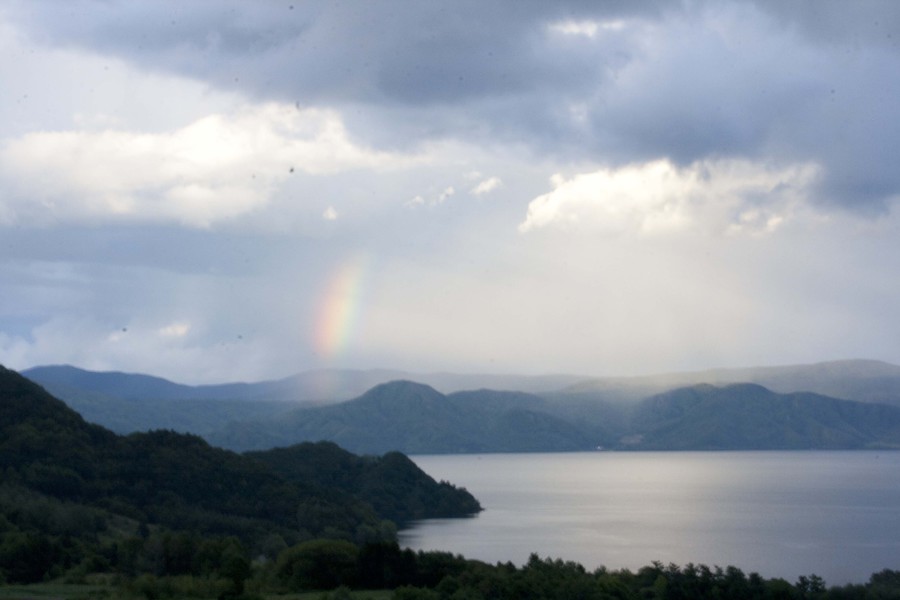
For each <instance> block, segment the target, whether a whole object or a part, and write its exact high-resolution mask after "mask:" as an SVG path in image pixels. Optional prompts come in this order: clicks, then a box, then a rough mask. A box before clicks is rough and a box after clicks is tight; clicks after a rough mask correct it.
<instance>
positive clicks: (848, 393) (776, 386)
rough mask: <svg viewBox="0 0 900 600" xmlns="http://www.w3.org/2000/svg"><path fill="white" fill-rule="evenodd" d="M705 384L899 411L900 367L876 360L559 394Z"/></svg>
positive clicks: (601, 394) (588, 386) (635, 392)
mask: <svg viewBox="0 0 900 600" xmlns="http://www.w3.org/2000/svg"><path fill="white" fill-rule="evenodd" d="M701 383H707V384H712V385H728V384H732V383H755V384H758V385H761V386H764V387H767V388H769V389H770V390H772V391H775V392H780V393H785V394H786V393H792V392H813V393H816V394H822V395H824V396H831V397H834V398H841V399H844V400H856V401H858V402H877V403H880V404H893V405H896V406H900V366H897V365H892V364H890V363H886V362H881V361H875V360H840V361H831V362H821V363H814V364H808V365H789V366H778V367H751V368H741V369H710V370H707V371H691V372H684V373H668V374H661V375H648V376H639V377H606V378H592V379H586V380H584V381H581V382H579V383H577V384H574V385H572V386H569V387H568V388H566V389H564V390H560V391H559V393H558V394H557V395H558V396H568V397H572V396H581V397H584V398H591V397H593V398H598V399H602V400H605V401H630V400H638V399H642V398H645V397H647V396H650V395H652V394H658V393H661V392H664V391H666V390H670V389H674V388H678V387H684V386H691V385H696V384H701Z"/></svg>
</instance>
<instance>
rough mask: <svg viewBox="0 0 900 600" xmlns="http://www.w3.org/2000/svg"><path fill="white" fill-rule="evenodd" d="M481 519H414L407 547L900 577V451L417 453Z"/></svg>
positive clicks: (834, 579)
mask: <svg viewBox="0 0 900 600" xmlns="http://www.w3.org/2000/svg"><path fill="white" fill-rule="evenodd" d="M412 458H413V460H414V461H415V462H416V464H418V465H419V466H420V467H421V468H422V469H424V470H425V471H426V472H427V473H428V474H429V475H431V476H432V477H434V478H435V479H438V480H441V479H443V480H447V481H450V482H452V483H453V484H455V485H458V486H464V487H465V488H467V489H468V490H469V491H470V492H472V493H473V494H474V495H475V497H476V498H478V499H479V501H481V504H482V506H483V507H484V509H485V510H484V512H482V513H481V514H479V515H478V516H477V517H474V518H471V519H432V520H426V521H420V522H418V523H416V524H415V526H414V527H412V528H411V529H407V530H403V531H401V532H400V543H401V545H404V546H407V547H410V548H413V549H415V550H447V551H450V552H453V553H459V554H463V555H464V556H466V557H467V558H475V559H479V560H484V561H487V562H491V563H494V562H506V561H512V562H513V563H516V564H519V565H521V564H523V563H524V562H525V561H527V560H528V556H529V555H530V554H531V553H532V552H535V553H537V554H538V555H540V556H541V557H548V556H549V557H552V558H562V559H565V560H574V561H577V562H579V563H582V564H583V565H584V566H585V567H587V568H588V569H591V570H592V569H594V568H597V567H599V566H601V565H603V566H606V567H607V568H609V569H620V568H628V569H631V570H636V569H638V568H640V567H642V566H645V565H649V564H650V563H651V562H652V561H654V560H659V561H661V562H663V563H664V564H668V563H670V562H671V563H675V564H678V565H685V564H687V563H689V562H691V563H695V564H706V565H709V566H713V565H719V566H722V567H725V566H727V565H734V566H736V567H738V568H740V569H742V570H743V571H744V572H745V573H750V572H753V571H755V572H757V573H759V574H760V575H762V576H764V577H767V578H771V577H783V578H785V579H787V580H789V581H791V582H795V581H796V580H797V577H799V576H800V575H810V574H813V573H815V574H817V575H819V576H821V577H823V578H824V579H825V581H826V582H827V583H828V584H829V585H840V584H845V583H849V582H853V583H862V582H865V581H867V580H868V578H869V575H871V574H872V573H873V572H876V571H880V570H881V569H884V568H891V569H895V570H900V452H874V451H866V452H864V451H858V452H820V451H816V452H635V453H617V452H592V453H566V454H485V455H445V456H414V457H412Z"/></svg>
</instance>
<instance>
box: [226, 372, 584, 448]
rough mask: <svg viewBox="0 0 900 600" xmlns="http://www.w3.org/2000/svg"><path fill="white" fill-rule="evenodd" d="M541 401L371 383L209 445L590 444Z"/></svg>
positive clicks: (235, 429)
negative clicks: (349, 395) (342, 398)
mask: <svg viewBox="0 0 900 600" xmlns="http://www.w3.org/2000/svg"><path fill="white" fill-rule="evenodd" d="M545 406H546V402H545V401H544V400H543V399H541V398H539V397H537V396H534V395H530V394H524V393H521V392H498V391H492V390H480V391H474V392H458V393H455V394H449V395H444V394H442V393H440V392H438V391H437V390H435V389H434V388H432V387H430V386H427V385H424V384H420V383H415V382H411V381H394V382H389V383H385V384H381V385H377V386H375V387H374V388H372V389H371V390H369V391H367V392H366V393H365V394H363V395H362V396H360V397H359V398H356V399H354V400H349V401H347V402H343V403H340V404H335V405H329V406H321V407H310V408H299V409H296V410H294V411H292V412H290V413H286V414H283V415H280V416H279V417H278V418H277V419H270V420H268V421H264V422H256V423H232V424H230V425H229V426H228V427H227V428H226V429H225V430H223V431H221V432H217V433H215V434H212V435H210V436H209V440H210V441H211V442H212V443H214V444H218V445H221V446H223V447H227V448H234V449H239V450H255V449H263V448H270V447H272V446H279V445H287V444H290V443H293V442H292V440H315V439H325V440H329V441H333V442H335V443H337V444H339V445H340V446H341V447H343V448H347V449H348V450H351V451H354V449H355V450H356V451H358V452H363V453H367V454H369V453H372V454H380V453H382V452H384V451H387V450H388V449H394V450H400V451H401V452H406V453H413V454H415V453H418V454H425V453H472V452H529V451H531V452H534V451H571V450H583V449H585V448H587V447H590V444H591V442H590V440H589V438H588V437H586V436H585V434H584V432H582V431H581V430H580V429H579V428H578V427H576V426H573V425H571V424H569V423H567V422H565V421H563V420H561V419H559V418H557V417H555V416H553V415H550V414H548V413H546V412H542V411H541V410H540V409H542V408H545Z"/></svg>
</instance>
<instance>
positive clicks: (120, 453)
mask: <svg viewBox="0 0 900 600" xmlns="http://www.w3.org/2000/svg"><path fill="white" fill-rule="evenodd" d="M326 454H327V455H328V456H329V460H327V461H321V462H320V460H319V459H320V458H321V457H322V456H324V455H326ZM287 464H294V465H300V464H305V465H306V466H305V469H306V470H305V471H304V472H302V473H301V472H291V470H290V469H289V468H287V467H286V466H285V465H287ZM344 470H346V471H347V473H345V472H344ZM0 472H2V473H3V486H4V490H3V492H4V497H7V498H15V497H22V498H28V497H30V496H29V494H32V495H33V494H39V495H42V496H44V497H47V498H55V499H57V500H58V501H62V502H66V503H77V504H78V505H81V506H84V507H90V508H91V510H94V511H101V513H97V514H101V515H106V516H105V517H101V518H105V519H106V520H107V521H109V522H112V520H113V517H114V516H115V515H118V516H119V517H122V518H125V519H127V520H130V521H132V522H134V523H144V524H148V525H151V526H156V527H165V528H170V529H173V530H189V531H191V532H194V533H200V534H204V535H207V534H221V535H236V536H238V537H239V538H240V539H242V540H244V541H245V542H246V543H249V544H251V545H252V544H255V543H257V542H258V541H259V540H261V539H262V538H264V537H266V536H271V535H272V534H278V535H281V536H282V537H283V538H284V540H285V541H287V542H291V541H292V540H293V541H298V540H301V539H304V538H308V537H310V536H321V535H327V536H329V537H344V538H347V539H354V538H355V537H358V536H360V535H363V536H365V537H371V536H372V535H373V532H374V533H377V532H379V531H382V532H383V531H385V530H384V528H383V526H382V523H381V521H382V520H383V519H388V518H390V519H393V520H396V521H404V520H409V519H413V518H421V517H430V516H463V515H467V514H472V513H474V512H477V511H478V510H480V507H479V506H478V503H477V501H476V500H475V499H474V498H472V496H471V495H470V494H468V492H466V491H465V490H460V489H456V488H454V487H453V486H451V485H449V484H446V483H440V484H439V483H437V482H435V481H434V480H433V479H431V478H430V477H428V476H427V475H426V474H425V473H423V472H422V471H421V470H419V469H418V468H417V467H415V465H413V464H412V463H411V462H409V461H408V460H407V459H405V457H401V456H394V455H391V456H387V457H383V458H376V457H371V458H366V459H360V458H358V457H354V456H352V455H350V454H349V453H348V452H346V451H344V450H341V449H340V448H337V447H334V446H328V447H322V446H315V445H310V446H304V447H298V448H290V449H284V450H279V451H278V452H277V453H273V454H272V455H271V456H269V455H267V454H266V453H260V454H257V455H254V456H243V455H240V454H235V453H233V452H230V451H227V450H222V449H219V448H214V447H212V446H210V445H209V444H208V443H206V442H205V441H204V440H202V439H201V438H199V437H196V436H192V435H184V434H178V433H174V432H171V431H154V432H149V433H141V434H132V435H129V436H125V437H123V436H118V435H116V434H114V433H112V432H110V431H108V430H106V429H104V428H102V427H99V426H97V425H92V424H90V423H87V422H86V421H84V419H82V418H81V417H80V416H79V415H78V414H77V413H75V412H74V411H72V410H71V409H69V408H68V407H67V406H65V404H63V403H62V402H61V401H59V400H57V399H56V398H54V397H52V396H51V395H49V394H48V393H47V392H46V391H45V390H43V389H42V388H41V387H39V386H38V385H36V384H34V383H32V382H30V381H28V380H27V379H25V378H23V377H21V376H20V375H18V374H17V373H14V372H12V371H9V370H6V369H3V368H2V367H0ZM347 481H349V482H351V484H350V485H348V484H347V483H346V482H347ZM352 482H356V483H359V484H363V483H365V482H369V483H367V484H366V485H361V487H360V488H359V489H357V487H356V484H355V483H352ZM374 482H378V484H377V485H376V483H374ZM15 490H19V491H15ZM360 490H361V491H360ZM411 491H415V494H414V496H413V498H415V499H417V502H413V503H411V504H409V505H405V504H403V503H394V504H390V503H389V502H388V501H387V500H386V499H387V498H391V497H393V496H396V497H398V498H403V497H405V496H406V495H407V494H410V492H411ZM17 514H24V513H20V512H17V511H15V510H10V511H9V514H6V515H5V519H4V520H3V522H0V528H2V527H7V528H9V529H11V530H12V531H14V532H15V531H19V530H20V529H21V528H22V527H25V525H24V524H23V523H18V522H16V515H17ZM28 527H32V526H30V525H29V526H28ZM37 533H38V534H41V535H42V534H43V533H46V532H43V533H42V532H41V531H38V532H37Z"/></svg>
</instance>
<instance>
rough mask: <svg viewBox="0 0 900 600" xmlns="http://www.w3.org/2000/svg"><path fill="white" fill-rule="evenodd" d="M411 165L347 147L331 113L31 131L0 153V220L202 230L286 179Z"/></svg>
mask: <svg viewBox="0 0 900 600" xmlns="http://www.w3.org/2000/svg"><path fill="white" fill-rule="evenodd" d="M414 161H415V159H414V158H410V157H406V156H401V155H397V154H391V153H387V152H379V151H374V150H370V149H367V148H364V147H361V146H358V145H356V144H355V143H354V142H353V141H352V140H351V139H350V138H349V136H348V134H347V132H346V130H345V128H344V125H343V123H342V121H341V119H340V116H339V115H338V114H337V113H336V112H334V111H330V110H320V109H304V110H300V109H297V108H295V107H294V106H288V105H283V104H274V103H272V104H266V105H262V106H254V107H249V108H246V109H245V110H243V111H242V112H239V113H238V114H231V115H221V114H215V115H210V116H207V117H204V118H201V119H198V120H196V121H194V122H193V123H190V124H189V125H187V126H185V127H183V128H181V129H177V130H174V131H169V132H164V133H142V132H139V131H122V130H103V131H39V132H33V133H28V134H25V135H23V136H21V137H18V138H15V139H12V140H9V141H7V142H6V144H5V145H4V146H3V147H2V149H0V173H2V177H3V178H4V179H6V180H7V181H9V182H10V183H11V186H12V187H13V188H14V189H15V190H16V194H8V195H6V196H5V197H4V198H0V217H2V218H3V219H4V220H5V221H6V222H23V221H24V222H58V221H110V220H118V221H123V220H126V221H127V220H132V221H157V222H159V221H164V222H178V223H181V224H184V225H188V226H192V227H209V226H210V225H212V224H213V223H215V222H217V221H221V220H226V219H231V218H234V217H236V216H239V215H242V214H245V213H248V212H250V211H253V210H256V209H259V208H260V207H262V206H264V205H266V204H267V202H268V201H269V199H270V198H271V196H272V195H273V193H274V192H275V191H276V190H277V189H278V188H279V186H280V185H281V184H282V183H283V182H284V181H285V180H286V179H287V178H288V177H290V176H292V174H293V173H295V172H298V173H299V174H306V175H312V176H316V175H332V174H335V173H339V172H342V171H345V170H350V169H369V170H376V171H378V170H384V169H392V168H398V167H401V166H404V165H408V164H411V163H412V162H414Z"/></svg>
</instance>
